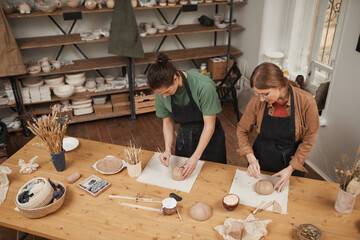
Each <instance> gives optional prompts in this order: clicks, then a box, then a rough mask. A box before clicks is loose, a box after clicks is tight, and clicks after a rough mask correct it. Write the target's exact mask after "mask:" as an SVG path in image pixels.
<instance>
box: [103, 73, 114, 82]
mask: <svg viewBox="0 0 360 240" xmlns="http://www.w3.org/2000/svg"><path fill="white" fill-rule="evenodd" d="M105 80H106V81H114V80H115V76H114V75H110V74H109V75H105Z"/></svg>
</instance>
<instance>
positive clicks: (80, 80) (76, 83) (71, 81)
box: [65, 77, 86, 87]
mask: <svg viewBox="0 0 360 240" xmlns="http://www.w3.org/2000/svg"><path fill="white" fill-rule="evenodd" d="M85 80H86V78H85V77H83V78H71V79H68V78H67V79H65V82H66V83H67V84H69V85H73V86H75V87H78V86H82V85H83V84H84V82H85Z"/></svg>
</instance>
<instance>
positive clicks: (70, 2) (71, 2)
mask: <svg viewBox="0 0 360 240" xmlns="http://www.w3.org/2000/svg"><path fill="white" fill-rule="evenodd" d="M80 3H81V0H67V1H66V5H67V6H68V7H71V8H77V7H79V6H80Z"/></svg>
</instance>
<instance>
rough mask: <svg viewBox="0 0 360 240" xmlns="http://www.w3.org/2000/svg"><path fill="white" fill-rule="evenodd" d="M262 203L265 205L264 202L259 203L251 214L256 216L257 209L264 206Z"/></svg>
mask: <svg viewBox="0 0 360 240" xmlns="http://www.w3.org/2000/svg"><path fill="white" fill-rule="evenodd" d="M264 203H265V201H261V203H260V204H259V206H258V207H257V208H256V209H255V210H254V211H253V212H252V214H254V215H255V214H256V213H257V212H258V211H259V209H260V208H261V207H262V206H263V205H264Z"/></svg>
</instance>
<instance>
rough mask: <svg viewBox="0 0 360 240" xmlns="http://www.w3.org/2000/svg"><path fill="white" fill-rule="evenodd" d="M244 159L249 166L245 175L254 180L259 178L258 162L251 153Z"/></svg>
mask: <svg viewBox="0 0 360 240" xmlns="http://www.w3.org/2000/svg"><path fill="white" fill-rule="evenodd" d="M246 158H247V160H248V162H249V166H248V168H247V171H246V173H247V175H248V176H250V177H254V178H259V177H260V165H259V162H258V160H257V159H256V158H255V155H254V154H253V153H250V154H247V155H246Z"/></svg>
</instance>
